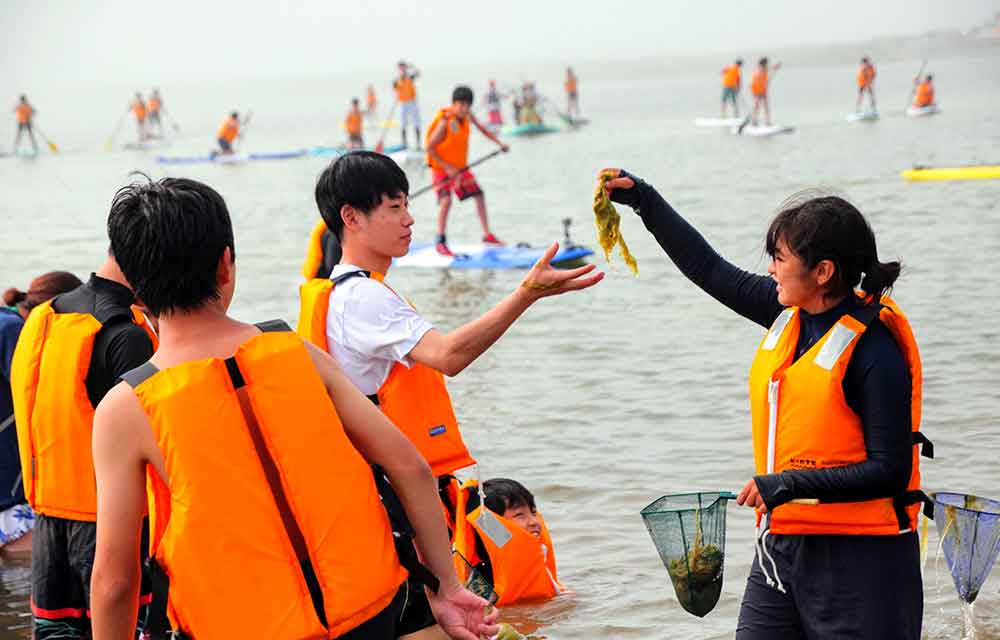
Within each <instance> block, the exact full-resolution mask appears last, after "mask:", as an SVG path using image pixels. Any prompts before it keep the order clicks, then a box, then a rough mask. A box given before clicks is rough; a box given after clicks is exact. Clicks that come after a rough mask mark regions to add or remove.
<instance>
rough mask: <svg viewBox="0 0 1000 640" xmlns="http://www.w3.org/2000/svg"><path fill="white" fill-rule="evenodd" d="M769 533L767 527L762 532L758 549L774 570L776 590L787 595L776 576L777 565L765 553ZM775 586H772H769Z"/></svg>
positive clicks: (769, 529) (767, 553)
mask: <svg viewBox="0 0 1000 640" xmlns="http://www.w3.org/2000/svg"><path fill="white" fill-rule="evenodd" d="M770 533H771V528H770V527H768V528H767V529H765V530H764V533H762V534H761V536H760V548H761V549H763V550H764V556H765V557H766V558H767V559H768V560H770V561H771V568H772V569H774V580H775V581H776V582H777V583H778V584H777V589H778V591H780V592H781V593H788V592H787V591H785V585H783V584H782V583H781V576H779V575H778V565H777V564H776V563H775V562H774V557H773V556H772V555H771V554H770V553H769V552H768V551H767V536H768V535H769V534H770ZM765 575H767V574H766V573H765ZM771 586H772V587H773V586H775V585H774V584H772V585H771Z"/></svg>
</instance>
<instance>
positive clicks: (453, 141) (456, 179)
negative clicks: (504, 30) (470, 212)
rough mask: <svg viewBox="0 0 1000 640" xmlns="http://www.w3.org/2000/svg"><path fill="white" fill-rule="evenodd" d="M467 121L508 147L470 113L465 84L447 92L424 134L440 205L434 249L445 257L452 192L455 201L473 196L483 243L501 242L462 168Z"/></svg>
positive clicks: (466, 151)
mask: <svg viewBox="0 0 1000 640" xmlns="http://www.w3.org/2000/svg"><path fill="white" fill-rule="evenodd" d="M470 124H474V125H476V128H477V129H479V130H480V131H481V132H482V133H483V135H484V136H486V137H487V138H489V139H490V140H492V141H493V142H495V143H497V144H498V145H500V148H501V149H503V150H504V151H508V150H509V149H510V147H508V146H507V145H506V144H504V143H503V142H501V141H500V139H499V138H497V137H496V135H494V134H493V133H492V132H491V131H490V130H489V129H487V128H486V127H484V126H483V125H482V124H480V122H479V120H477V119H476V117H475V116H474V115H473V114H472V89H470V88H469V87H466V86H458V87H455V90H454V91H453V92H452V94H451V106H450V107H445V108H443V109H441V110H440V111H438V112H437V115H436V116H434V119H433V120H432V121H431V125H430V127H428V133H427V164H429V165H430V166H431V168H432V169H433V175H432V177H433V180H434V184H435V185H436V186H435V191H436V193H437V197H438V203H439V204H440V209H439V211H438V237H437V252H438V253H440V254H441V255H445V256H450V255H453V254H452V252H451V249H449V248H448V239H447V236H446V234H445V230H446V229H447V227H448V212H449V211H450V210H451V194H452V192H454V193H455V195H456V196H458V199H459V200H467V199H469V198H474V199H475V201H476V211H477V213H478V214H479V222H480V224H482V226H483V243H484V244H493V245H503V242H501V241H500V240H499V239H498V238H497V237H496V236H495V235H493V232H492V231H490V223H489V220H488V219H487V217H486V197H485V196H484V195H483V190H482V189H481V188H480V186H479V183H478V182H476V176H474V175H473V174H472V172H471V171H469V170H468V169H466V168H465V167H466V166H468V164H469V132H470V131H471V127H470Z"/></svg>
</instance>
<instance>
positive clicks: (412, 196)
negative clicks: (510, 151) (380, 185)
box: [410, 149, 503, 200]
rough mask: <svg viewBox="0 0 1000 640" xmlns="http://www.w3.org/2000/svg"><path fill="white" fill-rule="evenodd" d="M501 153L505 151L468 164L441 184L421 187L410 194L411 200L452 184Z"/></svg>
mask: <svg viewBox="0 0 1000 640" xmlns="http://www.w3.org/2000/svg"><path fill="white" fill-rule="evenodd" d="M501 153H503V149H497V150H496V151H493V152H491V153H487V154H486V155H485V156H483V157H482V158H480V159H479V160H476V161H475V162H470V163H469V164H467V165H465V166H464V167H462V168H461V169H459V170H458V171H457V172H456V173H455V175H453V176H451V177H448V178H445V179H444V180H441V181H439V182H432V183H431V184H428V185H425V186H423V187H420V188H419V189H417V190H416V191H414V192H413V193H411V194H410V200H413V199H414V198H416V197H417V196H419V195H421V194H423V193H426V192H428V191H430V190H431V189H433V188H435V187H440V186H441V185H445V184H448V183H449V182H451V181H452V180H454V179H455V178H457V177H458V176H460V175H462V174H463V173H465V172H466V171H468V170H469V169H471V168H472V167H475V166H478V165H481V164H482V163H484V162H486V161H487V160H489V159H490V158H494V157H496V156H498V155H500V154H501Z"/></svg>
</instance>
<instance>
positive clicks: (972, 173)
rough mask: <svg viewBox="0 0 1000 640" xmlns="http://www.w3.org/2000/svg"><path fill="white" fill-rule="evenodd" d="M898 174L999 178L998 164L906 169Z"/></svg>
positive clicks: (915, 177)
mask: <svg viewBox="0 0 1000 640" xmlns="http://www.w3.org/2000/svg"><path fill="white" fill-rule="evenodd" d="M899 175H901V176H903V177H904V178H906V179H907V180H1000V165H979V166H972V167H939V168H929V167H928V168H925V169H907V170H906V171H903V172H901V173H900V174H899Z"/></svg>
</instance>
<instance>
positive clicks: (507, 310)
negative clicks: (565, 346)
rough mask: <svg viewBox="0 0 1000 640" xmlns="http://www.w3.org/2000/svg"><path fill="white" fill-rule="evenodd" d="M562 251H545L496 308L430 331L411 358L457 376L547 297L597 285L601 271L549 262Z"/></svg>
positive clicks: (549, 249) (415, 347)
mask: <svg viewBox="0 0 1000 640" xmlns="http://www.w3.org/2000/svg"><path fill="white" fill-rule="evenodd" d="M558 250H559V244H558V243H552V245H551V246H550V247H549V248H548V250H546V252H545V254H544V255H543V256H542V257H541V258H539V259H538V262H536V263H535V266H533V267H532V268H531V271H529V272H528V275H527V277H526V278H525V279H524V282H523V283H522V284H521V286H519V287H518V288H517V289H515V290H514V292H513V293H511V294H510V295H509V296H507V297H506V298H504V299H503V300H501V301H500V303H499V304H497V305H496V306H495V307H493V308H492V309H490V310H489V311H487V312H486V313H484V314H483V315H482V316H480V317H479V318H476V319H475V320H473V321H472V322H469V323H467V324H464V325H462V326H461V327H459V328H458V329H455V330H454V331H452V332H451V333H448V334H443V333H441V332H440V331H437V330H435V329H431V330H430V331H428V332H427V333H425V334H424V336H423V337H422V338H421V339H420V341H419V342H417V344H416V345H415V346H414V347H413V349H411V350H410V353H409V354H408V355H409V357H411V358H413V359H414V360H416V361H417V362H420V363H421V364H425V365H427V366H428V367H431V368H432V369H437V370H438V371H440V372H441V373H443V374H445V375H447V376H454V375H457V374H458V373H459V372H461V371H462V370H463V369H465V368H466V367H467V366H469V365H470V364H471V363H472V362H473V361H474V360H475V359H476V358H478V357H479V356H480V355H482V354H483V352H484V351H486V350H487V349H489V348H490V347H491V346H492V345H493V344H494V343H495V342H496V341H497V340H499V339H500V336H502V335H503V334H504V333H505V332H506V331H507V329H509V328H510V326H511V325H512V324H513V323H514V321H515V320H517V319H518V318H519V317H520V316H521V314H522V313H524V312H525V311H526V310H527V309H528V307H530V306H531V305H532V304H534V303H535V302H537V301H538V300H540V299H541V298H545V297H548V296H554V295H559V294H561V293H566V292H568V291H578V290H580V289H586V288H588V287H592V286H593V285H595V284H597V283H598V282H600V281H601V280H602V279H603V278H604V274H603V273H601V272H597V273H591V272H592V271H594V269H595V266H594V265H592V264H588V265H586V266H583V267H580V268H578V269H555V268H554V267H552V265H551V264H550V262H551V261H552V257H553V256H555V254H556V252H557V251H558Z"/></svg>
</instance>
